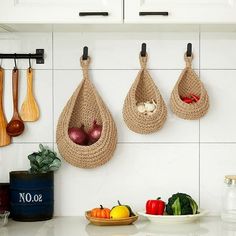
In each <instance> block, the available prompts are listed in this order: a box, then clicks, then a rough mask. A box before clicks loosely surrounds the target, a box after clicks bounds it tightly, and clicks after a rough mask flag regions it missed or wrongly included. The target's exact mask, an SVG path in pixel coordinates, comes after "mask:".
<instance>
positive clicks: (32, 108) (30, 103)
mask: <svg viewBox="0 0 236 236" xmlns="http://www.w3.org/2000/svg"><path fill="white" fill-rule="evenodd" d="M20 115H21V118H22V120H23V121H36V120H38V119H39V108H38V104H37V102H36V100H35V98H34V94H33V70H32V68H29V69H28V70H27V94H26V97H25V101H24V102H23V104H22V106H21V111H20Z"/></svg>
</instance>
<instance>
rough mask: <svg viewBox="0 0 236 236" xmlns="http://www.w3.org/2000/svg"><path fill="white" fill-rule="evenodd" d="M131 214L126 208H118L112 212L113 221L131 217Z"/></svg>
mask: <svg viewBox="0 0 236 236" xmlns="http://www.w3.org/2000/svg"><path fill="white" fill-rule="evenodd" d="M129 215H130V212H129V209H128V208H127V207H126V206H116V207H114V208H113V209H112V210H111V212H110V218H111V219H115V220H116V219H121V218H127V217H129Z"/></svg>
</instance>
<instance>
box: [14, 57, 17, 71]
mask: <svg viewBox="0 0 236 236" xmlns="http://www.w3.org/2000/svg"><path fill="white" fill-rule="evenodd" d="M14 64H15V66H14V70H16V69H17V65H16V53H14Z"/></svg>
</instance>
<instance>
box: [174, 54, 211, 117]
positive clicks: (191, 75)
mask: <svg viewBox="0 0 236 236" xmlns="http://www.w3.org/2000/svg"><path fill="white" fill-rule="evenodd" d="M184 59H185V61H186V68H185V69H184V70H183V72H182V73H181V75H180V77H179V79H178V81H177V83H176V84H175V87H174V89H173V91H172V93H171V99H170V105H171V110H172V111H173V113H175V114H176V115H177V116H178V117H180V118H182V119H186V120H197V119H199V118H201V117H202V116H204V115H205V114H206V113H207V111H208V108H209V97H208V94H207V91H206V89H205V88H204V85H203V83H202V82H201V80H200V79H199V77H198V76H197V74H196V73H195V72H194V70H193V69H192V60H193V55H192V56H190V57H187V55H185V57H184Z"/></svg>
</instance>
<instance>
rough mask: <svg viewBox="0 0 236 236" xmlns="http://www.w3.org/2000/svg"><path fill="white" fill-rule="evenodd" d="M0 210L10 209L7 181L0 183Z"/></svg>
mask: <svg viewBox="0 0 236 236" xmlns="http://www.w3.org/2000/svg"><path fill="white" fill-rule="evenodd" d="M0 211H10V184H9V183H0Z"/></svg>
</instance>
